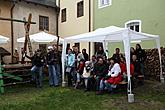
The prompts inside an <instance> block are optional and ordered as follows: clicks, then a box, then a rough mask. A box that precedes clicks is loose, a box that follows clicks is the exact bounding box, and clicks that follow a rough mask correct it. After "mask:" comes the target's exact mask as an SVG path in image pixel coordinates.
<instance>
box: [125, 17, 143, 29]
mask: <svg viewBox="0 0 165 110" xmlns="http://www.w3.org/2000/svg"><path fill="white" fill-rule="evenodd" d="M125 27H126V28H129V29H131V30H134V31H136V32H141V21H140V20H131V21H128V22H126V23H125Z"/></svg>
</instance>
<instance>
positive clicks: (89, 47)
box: [89, 0, 91, 58]
mask: <svg viewBox="0 0 165 110" xmlns="http://www.w3.org/2000/svg"><path fill="white" fill-rule="evenodd" d="M89 32H91V0H89ZM90 55H91V42H89V58H90Z"/></svg>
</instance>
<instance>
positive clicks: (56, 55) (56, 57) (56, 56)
mask: <svg viewBox="0 0 165 110" xmlns="http://www.w3.org/2000/svg"><path fill="white" fill-rule="evenodd" d="M53 52H54V62H55V64H61V62H62V61H61V56H62V55H61V52H60V51H58V52H57V51H53Z"/></svg>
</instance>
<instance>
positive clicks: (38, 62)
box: [34, 55, 45, 67]
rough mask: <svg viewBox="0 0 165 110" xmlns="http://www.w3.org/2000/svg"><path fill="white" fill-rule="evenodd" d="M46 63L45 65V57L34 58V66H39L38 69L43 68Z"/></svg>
mask: <svg viewBox="0 0 165 110" xmlns="http://www.w3.org/2000/svg"><path fill="white" fill-rule="evenodd" d="M44 63H45V59H44V56H41V55H40V56H36V57H35V58H34V65H35V66H37V67H42V66H44Z"/></svg>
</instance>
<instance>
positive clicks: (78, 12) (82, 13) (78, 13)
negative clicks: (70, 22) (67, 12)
mask: <svg viewBox="0 0 165 110" xmlns="http://www.w3.org/2000/svg"><path fill="white" fill-rule="evenodd" d="M81 3H82V11H81V10H80V8H81V7H80V6H79V5H80V4H81ZM80 12H81V13H80ZM82 16H84V1H83V0H82V1H79V2H77V18H80V17H82Z"/></svg>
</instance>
